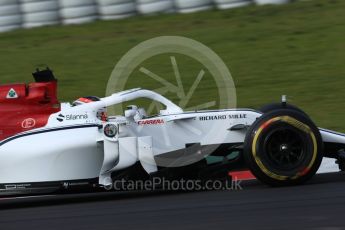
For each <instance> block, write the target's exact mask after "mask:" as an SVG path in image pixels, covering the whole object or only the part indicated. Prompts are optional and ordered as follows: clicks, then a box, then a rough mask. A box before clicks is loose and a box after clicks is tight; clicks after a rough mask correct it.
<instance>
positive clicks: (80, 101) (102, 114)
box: [72, 96, 108, 121]
mask: <svg viewBox="0 0 345 230" xmlns="http://www.w3.org/2000/svg"><path fill="white" fill-rule="evenodd" d="M100 100H101V99H100V98H99V97H95V96H87V97H81V98H79V99H77V100H76V101H74V102H73V103H72V106H78V105H83V104H86V103H91V102H95V101H100ZM97 118H98V119H100V120H102V121H107V120H108V116H107V108H105V107H104V108H102V109H99V110H98V111H97Z"/></svg>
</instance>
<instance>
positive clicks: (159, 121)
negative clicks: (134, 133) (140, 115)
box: [138, 119, 164, 125]
mask: <svg viewBox="0 0 345 230" xmlns="http://www.w3.org/2000/svg"><path fill="white" fill-rule="evenodd" d="M160 124H164V120H163V119H156V120H144V121H139V122H138V125H160Z"/></svg>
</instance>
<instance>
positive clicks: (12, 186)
mask: <svg viewBox="0 0 345 230" xmlns="http://www.w3.org/2000/svg"><path fill="white" fill-rule="evenodd" d="M29 187H31V184H9V185H5V190H15V189H26V188H29Z"/></svg>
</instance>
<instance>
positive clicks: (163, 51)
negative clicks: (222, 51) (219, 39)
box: [106, 36, 236, 167]
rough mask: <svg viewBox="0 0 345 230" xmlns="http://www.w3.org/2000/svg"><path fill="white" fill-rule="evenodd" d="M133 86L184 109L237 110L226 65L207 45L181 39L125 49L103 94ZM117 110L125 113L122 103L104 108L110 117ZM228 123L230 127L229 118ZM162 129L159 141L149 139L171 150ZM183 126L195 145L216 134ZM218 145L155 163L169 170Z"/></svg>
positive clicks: (166, 132)
mask: <svg viewBox="0 0 345 230" xmlns="http://www.w3.org/2000/svg"><path fill="white" fill-rule="evenodd" d="M149 82H151V83H149ZM138 87H141V88H144V89H149V90H152V91H155V92H156V93H159V94H161V95H163V96H165V97H167V98H168V99H170V100H172V101H173V102H174V103H175V104H177V105H178V106H180V107H181V108H182V109H183V110H184V111H196V110H207V109H226V108H236V89H235V85H234V82H233V79H232V76H231V73H230V71H229V69H228V67H227V66H226V64H225V63H224V62H223V60H222V59H221V58H220V57H219V56H218V55H217V54H216V53H215V52H214V51H213V50H211V49H210V48H209V47H207V46H205V45H204V44H202V43H200V42H198V41H195V40H192V39H189V38H186V37H179V36H162V37H156V38H153V39H149V40H147V41H144V42H142V43H140V44H138V45H137V46H135V47H134V48H132V49H131V50H129V51H128V52H127V53H126V54H125V55H124V56H123V57H122V58H121V60H120V61H119V62H118V63H117V64H116V66H115V68H114V69H113V71H112V74H111V76H110V78H109V81H108V84H107V90H106V95H107V96H108V95H111V94H113V93H115V92H120V91H123V90H126V89H130V88H138ZM145 109H146V112H147V113H148V114H151V113H152V112H154V111H157V110H158V111H159V109H160V105H158V104H157V102H154V101H152V102H150V104H149V105H147V107H145ZM119 111H124V108H123V105H117V106H114V107H110V108H108V112H109V113H110V114H119ZM116 112H117V113H116ZM156 119H160V118H159V117H158V118H156ZM229 119H230V120H229V124H230V122H231V119H232V118H229ZM160 124H161V123H160ZM162 124H163V122H162ZM166 127H167V125H162V135H160V137H161V138H160V140H153V141H161V142H164V144H165V145H168V146H169V145H170V146H173V143H174V140H173V138H172V135H171V132H173V131H171V130H168V128H166ZM143 128H144V125H142V124H141V125H139V129H143ZM184 128H185V130H186V133H188V132H189V133H191V135H198V136H199V138H198V139H200V143H207V140H208V139H210V138H214V134H215V133H217V132H216V131H217V130H216V129H217V127H210V129H209V132H208V133H206V134H205V132H202V131H201V130H198V129H197V128H195V127H192V126H191V125H188V124H187V123H184ZM210 135H213V136H210ZM218 138H219V137H218ZM220 138H225V137H220ZM217 147H218V146H216V145H212V147H208V148H207V149H202V151H196V152H195V154H190V155H188V156H183V157H182V158H180V159H179V160H178V162H176V161H175V159H171V158H164V157H160V159H159V161H158V162H157V164H159V166H169V167H172V166H173V167H180V166H184V165H188V164H192V163H195V162H197V161H199V160H201V159H202V158H204V157H205V156H206V155H209V154H211V153H212V152H213V151H214V150H215V149H216V148H217ZM156 150H157V151H159V149H156ZM184 155H186V154H184ZM172 161H174V163H173V164H172Z"/></svg>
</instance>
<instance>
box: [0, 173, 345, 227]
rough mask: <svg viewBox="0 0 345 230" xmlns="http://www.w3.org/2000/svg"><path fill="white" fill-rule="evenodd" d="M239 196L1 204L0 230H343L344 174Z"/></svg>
mask: <svg viewBox="0 0 345 230" xmlns="http://www.w3.org/2000/svg"><path fill="white" fill-rule="evenodd" d="M242 186H243V190H238V191H207V192H130V193H119V192H117V193H114V192H111V193H96V194H68V195H58V196H46V197H31V198H22V199H10V200H6V199H5V200H3V199H1V200H0V229H1V230H10V229H25V230H27V229H36V230H37V229H39V230H43V229H59V230H61V229H63V230H67V229H101V230H103V229H111V230H113V229H164V230H167V229H236V230H237V229H275V230H276V229H289V230H291V229H316V230H340V229H345V214H344V213H345V174H340V173H336V174H334V173H333V174H324V175H317V176H316V177H315V178H314V179H313V180H312V181H311V182H310V183H308V184H307V185H304V186H298V187H287V188H270V187H267V186H265V185H262V184H260V183H259V182H257V181H251V182H246V183H243V184H242Z"/></svg>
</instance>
